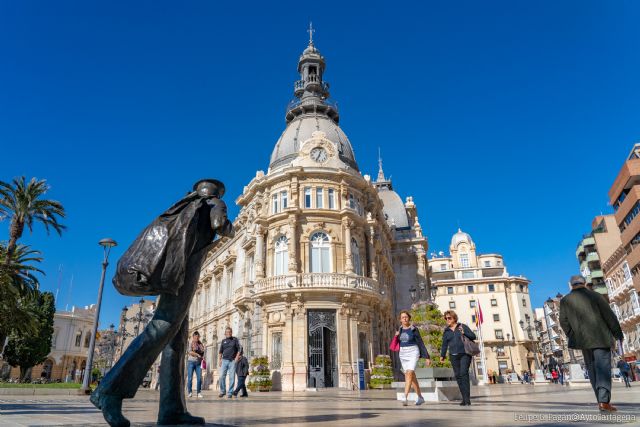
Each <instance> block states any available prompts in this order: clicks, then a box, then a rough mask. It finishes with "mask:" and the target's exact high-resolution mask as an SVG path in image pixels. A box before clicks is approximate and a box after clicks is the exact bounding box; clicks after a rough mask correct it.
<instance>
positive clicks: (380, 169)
mask: <svg viewBox="0 0 640 427" xmlns="http://www.w3.org/2000/svg"><path fill="white" fill-rule="evenodd" d="M386 180H387V179H386V178H385V177H384V171H383V170H382V156H381V155H380V147H378V178H377V179H376V181H377V182H382V181H386Z"/></svg>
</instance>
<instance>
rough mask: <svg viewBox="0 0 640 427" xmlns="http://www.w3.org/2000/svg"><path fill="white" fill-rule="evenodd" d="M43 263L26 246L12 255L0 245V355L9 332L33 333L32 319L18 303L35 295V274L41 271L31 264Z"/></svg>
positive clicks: (38, 283)
mask: <svg viewBox="0 0 640 427" xmlns="http://www.w3.org/2000/svg"><path fill="white" fill-rule="evenodd" d="M41 261H42V258H41V257H40V252H38V251H35V250H31V249H30V248H29V246H25V245H17V246H16V249H15V251H14V253H13V255H12V256H9V255H8V250H7V247H6V246H5V245H3V244H2V243H0V354H2V351H3V346H4V343H5V337H7V336H8V335H9V333H10V332H11V331H12V330H16V331H19V332H20V333H25V334H29V333H32V332H33V331H34V330H35V326H36V324H35V322H34V319H33V316H31V314H30V313H29V311H28V310H26V309H25V308H24V307H25V306H24V304H21V303H20V302H21V301H29V300H31V299H32V298H34V297H35V296H36V295H37V294H38V288H39V287H40V282H39V280H38V277H37V276H36V273H39V274H44V272H43V271H42V270H40V269H39V268H37V267H34V266H33V265H31V263H34V262H36V263H39V262H41Z"/></svg>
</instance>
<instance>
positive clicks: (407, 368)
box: [396, 310, 431, 406]
mask: <svg viewBox="0 0 640 427" xmlns="http://www.w3.org/2000/svg"><path fill="white" fill-rule="evenodd" d="M400 323H401V324H402V326H400V329H398V331H397V332H396V336H398V339H399V341H400V354H399V357H400V363H402V371H403V372H404V401H403V402H402V405H403V406H407V405H408V404H409V402H408V401H407V398H408V396H409V392H410V391H411V386H413V389H414V390H415V392H416V395H418V399H417V400H416V405H422V404H423V403H424V399H423V398H422V392H421V391H420V384H418V379H417V377H416V372H415V371H416V365H417V364H418V359H420V358H423V359H427V360H426V366H430V365H431V358H430V357H429V352H428V351H427V347H426V346H425V345H424V342H423V341H422V337H421V336H420V330H419V329H418V328H416V327H415V326H413V325H412V324H411V314H409V312H408V311H406V310H403V311H401V312H400Z"/></svg>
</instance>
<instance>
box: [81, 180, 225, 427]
mask: <svg viewBox="0 0 640 427" xmlns="http://www.w3.org/2000/svg"><path fill="white" fill-rule="evenodd" d="M224 190H225V189H224V184H222V182H220V181H217V180H213V179H203V180H200V181H198V182H197V183H196V184H195V185H194V186H193V192H191V193H189V194H188V195H187V196H186V197H184V198H183V199H182V200H180V201H179V202H177V203H176V204H174V205H173V206H172V207H171V208H169V209H168V210H167V211H166V212H164V213H163V214H162V215H160V216H159V217H158V218H156V219H155V220H154V221H153V222H152V223H151V224H150V225H149V226H148V227H147V228H146V229H145V230H143V232H142V233H141V234H140V235H139V236H138V238H137V239H136V240H135V241H134V243H133V244H132V245H131V246H130V247H129V249H128V250H127V251H126V252H125V254H124V255H123V256H122V258H120V260H119V261H118V267H117V270H116V276H115V277H114V279H113V283H114V285H115V287H116V289H118V291H119V292H121V293H123V294H125V295H160V297H159V299H158V304H157V308H156V311H155V313H154V316H153V318H152V319H151V321H150V322H149V324H148V325H147V327H146V328H145V330H144V331H143V332H142V333H141V334H140V335H139V336H138V337H137V338H136V339H135V340H133V342H131V344H130V345H129V347H128V348H127V351H126V352H125V353H124V354H123V355H122V357H121V358H120V359H119V360H118V362H117V363H116V364H115V366H114V367H113V368H112V369H111V370H110V371H109V372H108V373H107V375H106V376H105V377H104V379H103V380H102V381H101V382H100V385H99V386H98V388H97V389H96V390H95V391H94V392H93V393H92V395H91V402H92V403H93V404H94V405H95V406H96V407H97V408H98V409H101V410H102V414H103V415H104V418H105V420H106V421H107V422H108V423H109V425H111V426H129V425H130V423H129V420H127V419H126V418H125V417H124V416H123V415H122V399H125V398H126V399H130V398H133V397H134V396H135V394H136V391H137V390H138V387H139V385H140V384H141V383H142V380H143V379H144V377H145V375H146V374H147V371H148V370H149V368H150V367H151V365H152V364H153V362H154V361H155V360H156V358H157V357H158V355H159V354H160V352H162V361H161V365H162V370H161V371H160V409H159V412H158V424H204V418H202V417H195V416H192V415H191V414H189V412H187V408H186V403H185V397H184V378H185V373H184V367H185V363H184V357H185V354H186V352H187V349H186V346H187V341H188V329H189V319H188V311H189V305H190V304H191V299H192V298H193V294H194V293H195V290H196V286H197V284H198V278H199V276H200V268H201V266H202V262H203V260H204V257H205V256H206V254H207V251H208V249H209V248H210V245H211V243H212V242H213V240H214V238H215V236H216V234H220V235H222V236H231V235H232V234H233V227H232V225H231V223H230V222H229V220H228V218H227V207H226V205H225V203H224V202H223V201H222V200H221V198H222V196H223V195H224Z"/></svg>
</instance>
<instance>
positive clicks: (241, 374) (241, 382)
mask: <svg viewBox="0 0 640 427" xmlns="http://www.w3.org/2000/svg"><path fill="white" fill-rule="evenodd" d="M236 375H237V376H238V385H237V386H236V390H235V391H234V392H233V395H234V396H235V397H238V393H239V392H242V394H241V395H240V397H249V393H247V386H246V381H247V376H248V375H249V361H248V360H247V358H246V357H244V352H243V351H242V350H240V357H239V358H238V362H237V363H236Z"/></svg>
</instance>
